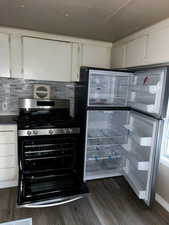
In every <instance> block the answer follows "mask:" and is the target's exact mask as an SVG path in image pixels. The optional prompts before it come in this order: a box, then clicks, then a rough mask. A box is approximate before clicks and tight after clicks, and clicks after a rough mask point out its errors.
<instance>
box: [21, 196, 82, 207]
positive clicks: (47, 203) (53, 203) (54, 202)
mask: <svg viewBox="0 0 169 225" xmlns="http://www.w3.org/2000/svg"><path fill="white" fill-rule="evenodd" d="M81 198H83V195H79V196H76V197H74V198H60V199H59V201H58V200H48V201H43V202H37V203H30V204H24V205H19V206H18V208H47V207H53V206H58V205H63V204H66V203H69V202H73V201H76V200H78V199H81Z"/></svg>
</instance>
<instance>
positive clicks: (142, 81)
mask: <svg viewBox="0 0 169 225" xmlns="http://www.w3.org/2000/svg"><path fill="white" fill-rule="evenodd" d="M167 82H168V79H167V67H163V68H156V69H148V70H143V71H137V72H135V73H134V75H133V78H132V81H131V85H130V86H129V95H128V105H130V106H131V107H132V108H133V109H137V110H139V111H143V112H146V113H148V114H152V115H155V116H156V117H158V118H161V117H164V116H165V113H166V108H167V102H165V100H167V97H168V90H167V88H165V87H166V86H167V85H168V84H167Z"/></svg>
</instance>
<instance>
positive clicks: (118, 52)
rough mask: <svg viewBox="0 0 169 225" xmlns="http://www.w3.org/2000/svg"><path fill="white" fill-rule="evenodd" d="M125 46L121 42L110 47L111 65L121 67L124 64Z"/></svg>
mask: <svg viewBox="0 0 169 225" xmlns="http://www.w3.org/2000/svg"><path fill="white" fill-rule="evenodd" d="M125 52H126V46H125V45H123V44H121V45H117V46H114V47H113V48H112V67H113V68H121V67H124V66H125Z"/></svg>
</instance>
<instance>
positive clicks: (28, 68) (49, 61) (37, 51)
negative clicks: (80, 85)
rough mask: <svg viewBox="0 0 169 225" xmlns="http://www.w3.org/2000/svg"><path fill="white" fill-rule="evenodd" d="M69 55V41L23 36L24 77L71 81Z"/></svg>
mask: <svg viewBox="0 0 169 225" xmlns="http://www.w3.org/2000/svg"><path fill="white" fill-rule="evenodd" d="M71 56H72V44H71V43H66V42H60V41H54V40H44V39H38V38H29V37H24V38H23V69H24V78H25V79H36V80H53V81H71Z"/></svg>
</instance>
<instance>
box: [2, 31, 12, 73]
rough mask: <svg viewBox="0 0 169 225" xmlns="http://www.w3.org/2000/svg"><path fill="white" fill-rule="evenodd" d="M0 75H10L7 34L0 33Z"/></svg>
mask: <svg viewBox="0 0 169 225" xmlns="http://www.w3.org/2000/svg"><path fill="white" fill-rule="evenodd" d="M0 77H10V44H9V35H7V34H2V33H0Z"/></svg>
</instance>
